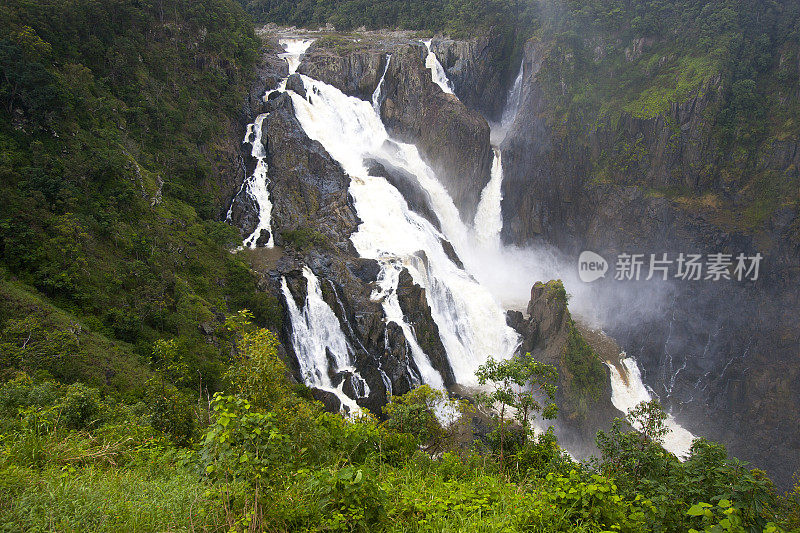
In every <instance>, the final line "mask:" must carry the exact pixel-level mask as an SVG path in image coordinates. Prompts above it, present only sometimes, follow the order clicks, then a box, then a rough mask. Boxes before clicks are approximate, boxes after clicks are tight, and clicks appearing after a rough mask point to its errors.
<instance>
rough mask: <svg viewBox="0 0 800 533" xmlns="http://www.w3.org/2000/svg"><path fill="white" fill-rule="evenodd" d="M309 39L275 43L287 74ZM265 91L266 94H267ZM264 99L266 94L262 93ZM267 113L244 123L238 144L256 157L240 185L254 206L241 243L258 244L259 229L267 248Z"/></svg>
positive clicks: (272, 243)
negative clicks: (248, 229) (249, 228)
mask: <svg viewBox="0 0 800 533" xmlns="http://www.w3.org/2000/svg"><path fill="white" fill-rule="evenodd" d="M312 42H313V40H311V39H281V40H280V41H279V44H280V45H281V46H283V48H284V49H285V50H286V52H285V53H283V54H279V55H280V57H282V58H283V59H285V60H286V62H287V63H288V64H289V74H293V73H294V72H295V71H296V70H297V67H298V66H300V57H301V56H302V55H303V54H304V53H305V52H306V50H308V47H309V46H311V43H312ZM285 86H286V80H283V81H282V82H281V87H280V88H281V89H283V88H284V87H285ZM267 94H269V93H267ZM264 97H265V98H266V95H264ZM268 115H269V113H262V114H260V115H258V116H257V117H256V119H255V121H253V123H252V124H249V125H248V126H247V132H246V133H245V136H244V140H243V141H242V144H249V145H250V146H251V147H252V148H251V150H250V155H251V157H253V159H255V160H256V166H255V169H254V170H253V174H252V175H250V176H248V177H247V179H246V180H245V181H244V183H243V184H242V187H243V188H244V190H245V191H246V192H247V194H248V195H250V197H251V198H252V199H253V200H254V201H255V204H256V205H257V206H258V223H257V224H256V227H255V229H254V230H253V232H252V233H251V234H250V235H248V236H247V238H245V239H244V242H243V246H247V247H249V248H255V247H256V245H257V244H258V239H259V238H260V237H261V234H262V232H267V233H268V234H269V239H268V240H267V242H266V243H265V246H266V247H267V248H272V247H274V246H275V240H274V238H273V235H272V227H271V226H272V200H271V199H270V196H269V176H268V174H269V167H268V165H267V150H266V148H264V144H263V142H262V141H263V138H264V132H263V130H262V127H263V124H264V120H265V119H266V118H267V116H268ZM232 208H233V204H231V208H230V209H228V215H227V218H228V220H230V219H231V214H232Z"/></svg>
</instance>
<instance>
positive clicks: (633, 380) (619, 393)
mask: <svg viewBox="0 0 800 533" xmlns="http://www.w3.org/2000/svg"><path fill="white" fill-rule="evenodd" d="M620 355H621V356H623V357H622V358H621V359H620V362H619V365H620V366H619V368H618V367H617V365H614V364H609V363H606V365H607V366H608V369H609V371H610V373H611V403H613V404H614V407H616V408H617V409H619V410H620V411H622V412H623V413H626V414H627V413H628V411H629V410H630V409H633V408H634V407H636V406H637V405H639V403H641V402H649V401H650V400H652V399H653V397H652V395H651V394H650V391H648V390H647V386H645V384H644V382H643V381H642V374H641V372H640V371H639V365H637V364H636V360H635V359H633V358H632V357H627V356H626V355H625V352H623V353H622V354H620ZM620 371H622V374H624V376H623V375H622V374H621V373H620ZM666 426H667V428H669V430H670V431H669V433H667V435H666V437H665V438H664V448H666V449H667V450H668V451H670V452H672V453H674V454H675V455H677V456H678V457H685V456H686V455H687V454H688V453H689V448H690V447H691V446H692V440H694V435H692V434H691V433H690V432H689V431H687V430H686V429H684V428H683V427H682V426H681V425H680V424H678V422H677V421H676V420H675V418H674V417H673V416H672V415H667V420H666ZM637 429H641V428H637Z"/></svg>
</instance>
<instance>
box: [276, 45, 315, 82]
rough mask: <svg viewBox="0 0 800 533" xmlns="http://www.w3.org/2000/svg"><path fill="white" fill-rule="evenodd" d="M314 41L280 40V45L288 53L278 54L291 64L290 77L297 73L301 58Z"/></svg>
mask: <svg viewBox="0 0 800 533" xmlns="http://www.w3.org/2000/svg"><path fill="white" fill-rule="evenodd" d="M313 42H314V39H279V40H278V44H279V45H281V46H282V47H283V49H284V50H286V52H284V53H283V54H278V57H281V58H283V59H285V60H286V62H287V63H289V75H290V76H291V75H292V74H294V73H295V72H297V67H299V66H300V57H301V56H302V55H303V54H305V53H306V50H308V47H309V46H311V43H313Z"/></svg>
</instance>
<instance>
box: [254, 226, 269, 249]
mask: <svg viewBox="0 0 800 533" xmlns="http://www.w3.org/2000/svg"><path fill="white" fill-rule="evenodd" d="M270 236H271V233H270V232H269V231H268V230H265V229H262V230H261V232H260V233H259V234H258V239H256V246H266V245H267V244H268V243H269V238H270Z"/></svg>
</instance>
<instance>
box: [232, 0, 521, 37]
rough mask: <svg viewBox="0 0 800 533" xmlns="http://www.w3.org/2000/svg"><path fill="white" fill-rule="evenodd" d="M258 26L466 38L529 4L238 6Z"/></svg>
mask: <svg viewBox="0 0 800 533" xmlns="http://www.w3.org/2000/svg"><path fill="white" fill-rule="evenodd" d="M239 2H240V3H241V4H242V5H243V6H244V8H245V10H246V11H247V12H248V13H250V14H251V15H252V16H253V18H254V19H255V20H256V21H257V22H275V23H278V24H289V25H295V26H306V27H307V26H323V25H325V24H333V25H334V26H335V27H336V29H337V30H340V31H349V30H351V29H354V28H360V27H362V26H363V27H366V28H368V29H376V28H400V29H412V30H447V31H449V32H452V33H458V32H462V31H465V30H468V29H471V28H475V27H486V26H491V25H505V24H507V23H508V22H509V19H508V15H509V14H513V13H519V12H520V10H522V9H524V7H525V4H526V2H519V1H514V0H410V1H397V0H382V1H377V2H375V1H372V0H300V1H299V2H295V1H292V0H239Z"/></svg>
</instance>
